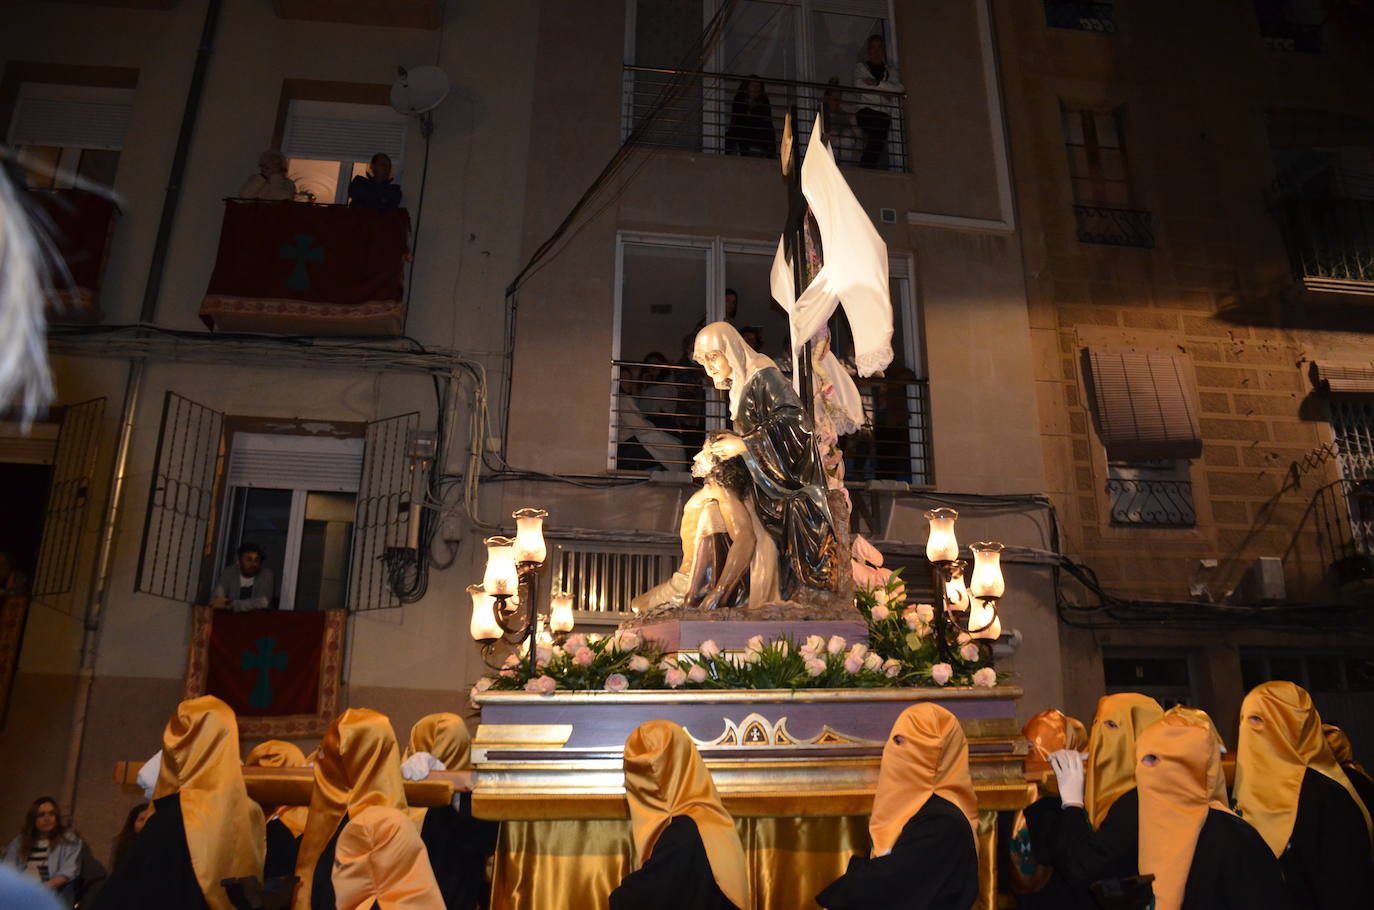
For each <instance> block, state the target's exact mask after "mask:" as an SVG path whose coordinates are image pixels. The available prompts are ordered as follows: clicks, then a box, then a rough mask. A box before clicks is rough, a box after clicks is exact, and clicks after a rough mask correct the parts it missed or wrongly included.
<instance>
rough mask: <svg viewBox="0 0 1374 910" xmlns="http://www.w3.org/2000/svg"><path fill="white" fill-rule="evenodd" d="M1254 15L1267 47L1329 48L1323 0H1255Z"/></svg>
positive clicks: (1317, 51)
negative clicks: (1324, 29) (1326, 37)
mask: <svg viewBox="0 0 1374 910" xmlns="http://www.w3.org/2000/svg"><path fill="white" fill-rule="evenodd" d="M1255 16H1256V17H1257V18H1258V19H1259V27H1260V35H1261V36H1263V38H1264V46H1265V48H1266V49H1268V50H1271V51H1286V52H1290V53H1292V52H1297V53H1303V54H1320V53H1321V52H1322V51H1323V50H1325V48H1326V42H1325V39H1324V38H1323V36H1322V30H1323V28H1324V23H1325V21H1326V9H1325V4H1324V0H1255Z"/></svg>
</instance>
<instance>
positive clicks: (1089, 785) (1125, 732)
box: [1083, 692, 1164, 828]
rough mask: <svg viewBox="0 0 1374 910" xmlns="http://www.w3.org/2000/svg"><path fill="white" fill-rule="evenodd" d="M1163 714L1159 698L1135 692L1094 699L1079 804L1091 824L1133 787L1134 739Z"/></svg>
mask: <svg viewBox="0 0 1374 910" xmlns="http://www.w3.org/2000/svg"><path fill="white" fill-rule="evenodd" d="M1163 716H1164V709H1163V708H1161V707H1160V706H1159V702H1157V701H1155V700H1154V699H1153V698H1150V697H1148V696H1145V695H1141V694H1139V693H1137V692H1121V693H1118V694H1115V695H1104V696H1103V697H1102V698H1100V699H1098V702H1097V714H1096V715H1094V716H1093V729H1092V734H1091V735H1090V736H1089V738H1088V753H1089V755H1088V773H1087V781H1086V784H1085V787H1084V793H1083V800H1084V806H1083V808H1084V809H1085V810H1087V813H1088V820H1089V821H1090V822H1092V826H1093V827H1094V828H1100V827H1102V821H1103V820H1104V819H1105V818H1106V817H1107V812H1108V811H1110V810H1111V808H1112V804H1113V803H1115V802H1116V801H1117V799H1118V798H1119V797H1120V796H1121V794H1123V793H1129V792H1130V791H1131V789H1132V788H1133V787H1135V741H1136V738H1137V737H1139V736H1140V734H1141V733H1143V732H1145V728H1146V727H1148V726H1149V725H1150V724H1152V723H1154V722H1155V721H1157V720H1159V719H1160V718H1161V717H1163Z"/></svg>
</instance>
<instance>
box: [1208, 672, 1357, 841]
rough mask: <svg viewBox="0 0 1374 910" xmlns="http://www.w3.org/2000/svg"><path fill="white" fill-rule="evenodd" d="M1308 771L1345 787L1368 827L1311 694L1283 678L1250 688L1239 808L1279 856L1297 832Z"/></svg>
mask: <svg viewBox="0 0 1374 910" xmlns="http://www.w3.org/2000/svg"><path fill="white" fill-rule="evenodd" d="M1308 768H1311V769H1312V770H1313V771H1317V772H1320V773H1321V774H1324V775H1326V776H1327V777H1329V778H1331V779H1332V780H1333V781H1335V782H1336V783H1338V784H1340V785H1341V786H1342V787H1344V788H1345V790H1346V792H1347V793H1349V794H1350V797H1351V799H1353V800H1355V804H1356V805H1357V806H1359V807H1360V811H1361V812H1362V813H1363V814H1364V820H1365V825H1366V828H1367V827H1368V825H1369V812H1368V811H1367V810H1366V809H1365V806H1364V803H1362V802H1360V796H1359V793H1357V792H1356V790H1355V787H1354V785H1353V784H1351V782H1350V778H1349V777H1347V776H1346V774H1345V771H1343V770H1342V769H1341V766H1340V765H1339V764H1338V763H1337V762H1336V757H1335V756H1334V755H1332V754H1331V747H1330V746H1329V745H1327V743H1326V738H1325V737H1324V736H1323V735H1322V719H1321V715H1320V714H1318V713H1317V709H1316V707H1315V706H1314V705H1313V704H1312V696H1310V695H1308V694H1307V691H1306V690H1305V689H1303V688H1302V687H1301V686H1298V685H1296V684H1294V683H1291V682H1287V681H1284V680H1274V681H1272V682H1267V683H1261V684H1260V685H1258V686H1256V687H1255V688H1253V689H1251V690H1250V694H1249V695H1247V696H1245V701H1244V702H1243V703H1242V704H1241V709H1240V737H1239V739H1238V740H1237V744H1236V787H1235V803H1236V810H1237V811H1238V812H1239V813H1240V816H1241V818H1244V819H1245V820H1246V821H1248V822H1249V823H1250V824H1252V825H1254V826H1255V827H1256V828H1257V829H1258V830H1259V833H1260V834H1261V835H1262V836H1263V837H1264V842H1265V843H1267V844H1268V845H1269V849H1270V850H1273V851H1274V855H1275V856H1282V855H1283V851H1284V850H1285V849H1286V848H1287V846H1288V840H1289V838H1290V837H1291V836H1292V834H1293V823H1294V822H1295V821H1296V820H1297V817H1298V797H1299V794H1300V793H1301V791H1302V779H1303V777H1304V776H1305V775H1306V774H1307V769H1308Z"/></svg>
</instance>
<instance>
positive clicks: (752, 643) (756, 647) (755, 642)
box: [744, 635, 763, 654]
mask: <svg viewBox="0 0 1374 910" xmlns="http://www.w3.org/2000/svg"><path fill="white" fill-rule="evenodd" d="M744 649H745V650H746V651H753V652H754V653H755V654H757V653H759V652H760V651H762V650H763V636H762V635H755V636H754V637H753V638H751V639H749V642H748V643H747V644H746V645H745V646H744Z"/></svg>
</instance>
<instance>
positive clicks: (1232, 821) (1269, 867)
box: [1180, 809, 1357, 910]
mask: <svg viewBox="0 0 1374 910" xmlns="http://www.w3.org/2000/svg"><path fill="white" fill-rule="evenodd" d="M1349 906H1352V907H1353V906H1357V905H1355V904H1351V905H1349ZM1290 907H1291V905H1290V904H1289V902H1288V893H1287V891H1286V890H1285V889H1284V886H1283V875H1282V873H1281V872H1280V870H1279V864H1278V861H1277V860H1275V859H1274V854H1273V853H1272V852H1270V850H1269V845H1268V844H1266V843H1265V842H1264V838H1262V837H1260V833H1259V831H1257V830H1255V828H1254V826H1252V825H1250V824H1249V823H1248V822H1245V821H1243V820H1242V819H1239V818H1237V817H1236V816H1234V815H1232V814H1231V813H1229V812H1222V811H1220V810H1219V809H1209V810H1208V812H1207V820H1206V821H1205V822H1203V823H1202V830H1201V831H1200V832H1198V838H1197V847H1196V848H1195V849H1194V850H1193V864H1192V866H1190V867H1189V869H1188V883H1187V884H1186V885H1185V886H1184V889H1183V905H1182V907H1181V908H1180V910H1290Z"/></svg>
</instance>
